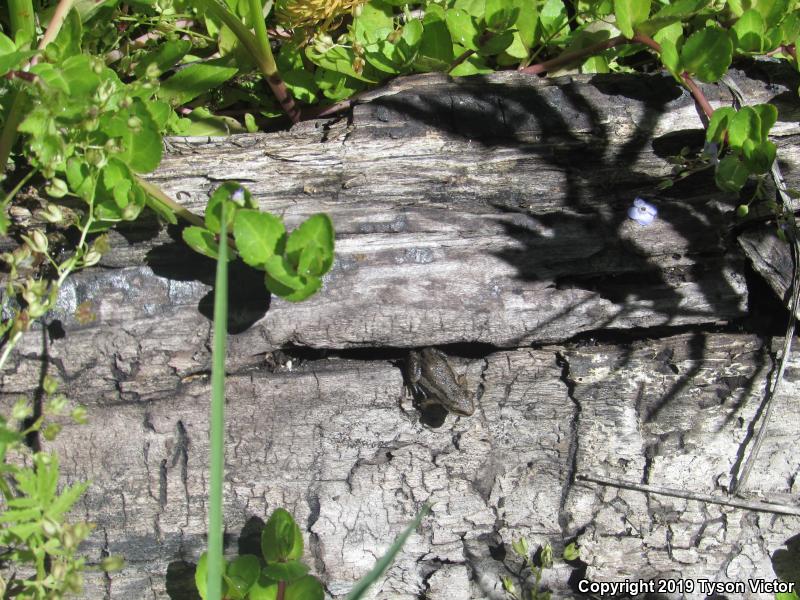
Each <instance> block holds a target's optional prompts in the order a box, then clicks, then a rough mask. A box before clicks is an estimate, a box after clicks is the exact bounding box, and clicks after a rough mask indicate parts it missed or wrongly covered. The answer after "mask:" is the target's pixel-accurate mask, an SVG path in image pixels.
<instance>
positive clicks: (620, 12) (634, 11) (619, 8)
mask: <svg viewBox="0 0 800 600" xmlns="http://www.w3.org/2000/svg"><path fill="white" fill-rule="evenodd" d="M650 1H651V0H614V14H615V15H616V17H617V27H618V28H619V30H620V31H621V32H622V35H624V36H625V37H626V38H628V39H630V38H632V37H633V34H634V33H635V31H634V30H635V28H636V26H637V25H639V23H643V22H644V21H646V20H647V17H649V16H650Z"/></svg>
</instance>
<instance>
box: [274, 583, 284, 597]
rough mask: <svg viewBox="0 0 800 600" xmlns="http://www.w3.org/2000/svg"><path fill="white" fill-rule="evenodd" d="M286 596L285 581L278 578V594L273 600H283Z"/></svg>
mask: <svg viewBox="0 0 800 600" xmlns="http://www.w3.org/2000/svg"><path fill="white" fill-rule="evenodd" d="M285 597H286V582H285V581H282V580H278V594H277V596H276V597H275V600H283V599H284V598H285Z"/></svg>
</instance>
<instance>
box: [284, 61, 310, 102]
mask: <svg viewBox="0 0 800 600" xmlns="http://www.w3.org/2000/svg"><path fill="white" fill-rule="evenodd" d="M281 75H282V77H283V81H284V83H286V87H287V88H289V91H290V92H291V93H292V96H293V97H294V98H295V99H296V100H300V101H301V102H305V103H307V104H314V103H316V102H317V99H318V98H317V92H318V91H319V87H317V83H316V81H315V80H314V74H313V73H311V72H310V71H308V70H306V69H293V70H291V71H283V72H282V73H281Z"/></svg>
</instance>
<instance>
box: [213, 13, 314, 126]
mask: <svg viewBox="0 0 800 600" xmlns="http://www.w3.org/2000/svg"><path fill="white" fill-rule="evenodd" d="M249 3H250V13H251V18H252V19H253V20H254V21H257V22H260V23H261V26H262V27H264V35H265V36H266V26H265V25H264V17H263V15H262V13H261V10H262V9H261V8H260V7H259V8H258V11H257V15H256V13H254V12H253V7H254V5H258V2H257V0H255V1H254V0H249ZM205 7H206V9H207V11H208V12H209V13H210V14H211V16H212V17H215V18H217V19H219V20H220V21H222V22H223V23H224V24H225V25H227V26H228V28H229V29H230V30H231V31H233V33H234V34H235V35H236V37H237V38H238V39H239V41H240V42H241V43H242V45H243V46H244V47H245V48H246V49H247V51H248V52H249V53H250V56H251V57H252V58H253V60H254V61H255V63H256V65H258V69H259V71H261V74H262V75H264V78H265V79H266V80H267V84H268V85H269V87H270V89H272V93H273V94H274V95H275V98H276V99H277V100H278V103H279V104H280V105H281V108H282V109H283V111H284V112H285V113H286V115H287V116H288V117H289V119H290V120H291V121H292V123H297V122H299V121H300V109H299V108H298V107H297V105H296V104H295V102H294V98H292V95H291V93H289V90H288V88H287V87H286V84H285V83H284V81H283V79H282V78H281V76H280V74H279V73H278V67H277V65H276V64H275V58H274V57H273V56H272V49H271V48H270V45H269V39H267V41H266V44H264V45H263V46H262V43H263V41H262V42H260V41H259V39H258V38H256V36H254V35H253V34H252V33H250V31H249V30H248V29H247V27H245V26H244V25H243V24H242V22H241V21H240V20H239V18H238V17H237V16H236V15H234V14H233V13H232V12H230V11H229V10H228V9H227V8H226V7H224V6H222V5H221V4H220V3H219V2H218V1H217V0H206V2H205ZM252 15H256V16H255V17H252ZM254 26H255V29H256V31H258V25H257V24H256V23H254Z"/></svg>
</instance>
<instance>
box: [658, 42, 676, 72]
mask: <svg viewBox="0 0 800 600" xmlns="http://www.w3.org/2000/svg"><path fill="white" fill-rule="evenodd" d="M659 43H660V44H661V54H660V55H659V56H660V57H661V62H662V63H663V65H664V66H665V67H666V68H667V70H668V71H669V72H670V73H672V74H673V75H674V76H676V77H677V76H679V74H680V71H681V57H680V54H679V53H678V47H677V46H676V45H675V43H674V42H673V41H672V40H664V41H663V42H659Z"/></svg>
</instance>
